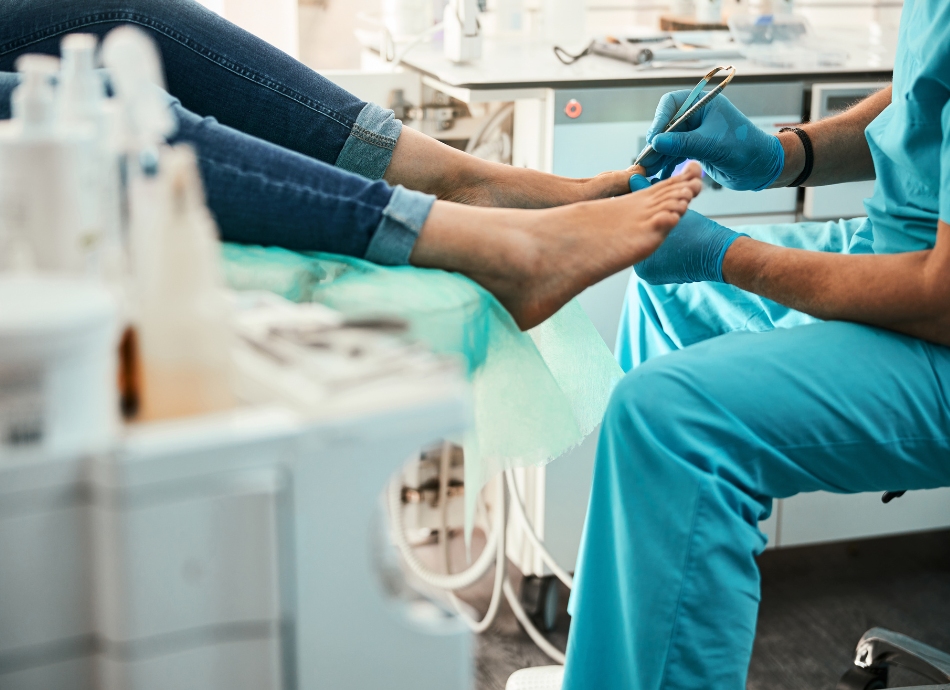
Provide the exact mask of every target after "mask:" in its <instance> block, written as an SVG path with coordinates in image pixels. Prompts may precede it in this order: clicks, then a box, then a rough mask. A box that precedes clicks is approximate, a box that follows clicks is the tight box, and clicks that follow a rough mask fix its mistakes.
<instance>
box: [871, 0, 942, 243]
mask: <svg viewBox="0 0 950 690" xmlns="http://www.w3.org/2000/svg"><path fill="white" fill-rule="evenodd" d="M865 135H866V136H867V140H868V144H870V146H871V154H872V156H873V157H874V170H875V172H876V174H877V182H876V184H875V187H874V195H873V196H872V197H871V198H870V199H868V200H867V201H865V202H864V206H865V208H866V210H867V213H868V218H869V220H870V223H869V227H868V228H867V230H868V231H869V236H867V233H859V234H863V235H865V240H870V244H871V247H870V248H871V251H873V252H874V253H875V254H887V253H895V252H905V251H915V250H919V249H929V248H930V247H933V245H934V242H935V239H936V234H937V220H938V218H939V219H942V220H943V221H944V222H947V223H950V2H947V1H946V0H908V1H907V2H905V3H904V10H903V14H902V17H901V26H900V36H899V39H898V45H897V58H896V60H895V63H894V96H893V101H892V103H891V105H889V106H888V107H887V108H886V109H885V110H884V111H883V112H882V113H881V114H880V115H878V117H877V118H875V119H874V121H873V122H872V123H871V124H870V125H868V127H867V129H866V130H865ZM855 239H858V238H855Z"/></svg>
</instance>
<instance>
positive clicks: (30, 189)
mask: <svg viewBox="0 0 950 690" xmlns="http://www.w3.org/2000/svg"><path fill="white" fill-rule="evenodd" d="M16 68H17V70H18V71H19V72H20V75H21V82H20V84H19V86H17V88H16V89H14V91H13V96H12V106H13V119H12V120H11V122H9V123H8V124H7V125H6V126H4V127H3V128H0V234H2V235H3V237H4V240H5V243H7V244H8V245H15V244H17V243H25V244H27V245H28V246H29V249H30V253H31V254H32V257H33V259H34V261H35V265H36V267H37V268H39V269H41V270H53V271H61V272H72V273H78V272H80V271H81V270H82V252H81V247H80V237H81V231H82V226H83V217H82V208H81V199H82V189H81V187H80V176H79V172H78V171H79V167H80V165H81V160H82V155H83V151H82V139H81V137H77V136H76V135H75V133H66V132H63V131H61V130H60V129H58V128H57V127H56V122H55V105H56V92H55V89H54V87H53V85H52V77H53V75H54V74H55V73H56V72H57V71H58V69H59V61H58V60H57V59H56V58H52V57H49V56H46V55H21V56H20V57H19V58H18V59H17V61H16ZM5 258H6V257H2V256H0V262H3V263H4V266H3V267H5V268H9V266H8V265H7V262H6V261H5Z"/></svg>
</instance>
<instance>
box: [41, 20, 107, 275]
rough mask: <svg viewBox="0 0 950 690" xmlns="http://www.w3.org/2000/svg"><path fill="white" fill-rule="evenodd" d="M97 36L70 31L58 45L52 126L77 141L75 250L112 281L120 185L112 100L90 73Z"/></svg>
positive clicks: (88, 268)
mask: <svg viewBox="0 0 950 690" xmlns="http://www.w3.org/2000/svg"><path fill="white" fill-rule="evenodd" d="M97 43H98V40H97V38H96V37H95V36H93V35H91V34H70V35H68V36H66V37H65V38H63V41H62V43H61V44H60V51H61V53H62V69H61V70H60V75H59V88H58V91H57V107H56V112H57V127H58V128H59V129H60V131H61V132H62V133H63V134H64V135H67V136H71V137H74V138H76V139H80V140H81V146H82V149H83V151H82V156H81V160H80V168H79V170H78V174H79V177H80V179H79V184H80V187H81V198H80V203H81V212H82V216H81V218H82V226H83V227H82V229H81V230H80V240H79V241H80V250H81V251H82V253H83V259H84V264H85V269H86V272H87V273H89V274H90V275H93V276H98V277H102V278H104V279H106V280H107V281H108V282H110V283H115V282H116V281H117V280H118V279H119V275H120V274H121V271H122V269H121V264H122V260H121V259H122V252H121V190H120V183H119V163H118V150H117V147H116V146H115V141H114V137H113V131H114V129H115V125H116V122H115V120H116V118H115V117H114V115H113V113H114V108H113V107H111V106H112V105H113V104H111V103H109V102H108V100H107V99H106V92H105V84H104V83H103V80H102V76H101V75H100V74H99V73H98V72H96V47H97Z"/></svg>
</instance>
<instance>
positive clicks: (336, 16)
mask: <svg viewBox="0 0 950 690" xmlns="http://www.w3.org/2000/svg"><path fill="white" fill-rule="evenodd" d="M381 4H382V2H381V0H301V3H300V15H299V21H300V60H301V62H303V63H304V64H305V65H307V66H309V67H313V68H314V69H357V68H359V66H360V48H359V45H358V44H357V42H356V38H355V37H354V36H353V31H354V30H355V29H356V26H357V21H356V15H357V13H359V12H366V13H367V14H379V12H380V6H381Z"/></svg>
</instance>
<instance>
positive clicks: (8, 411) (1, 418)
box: [0, 366, 46, 450]
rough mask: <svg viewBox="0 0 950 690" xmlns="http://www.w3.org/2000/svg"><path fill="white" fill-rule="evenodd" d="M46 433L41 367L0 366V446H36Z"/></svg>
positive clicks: (3, 447) (6, 448)
mask: <svg viewBox="0 0 950 690" xmlns="http://www.w3.org/2000/svg"><path fill="white" fill-rule="evenodd" d="M45 433H46V405H45V399H44V396H43V374H42V371H41V370H40V369H38V368H27V367H22V366H18V367H9V366H8V367H4V366H0V449H3V450H18V449H26V448H30V447H34V446H39V445H40V444H41V443H42V442H43V438H44V435H45Z"/></svg>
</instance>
